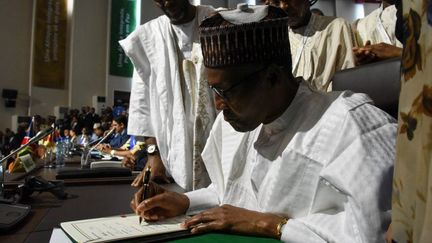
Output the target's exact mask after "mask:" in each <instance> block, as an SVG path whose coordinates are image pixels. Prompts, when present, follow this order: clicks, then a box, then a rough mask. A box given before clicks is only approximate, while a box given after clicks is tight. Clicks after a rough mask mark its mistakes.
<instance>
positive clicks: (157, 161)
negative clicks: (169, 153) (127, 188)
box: [131, 137, 170, 187]
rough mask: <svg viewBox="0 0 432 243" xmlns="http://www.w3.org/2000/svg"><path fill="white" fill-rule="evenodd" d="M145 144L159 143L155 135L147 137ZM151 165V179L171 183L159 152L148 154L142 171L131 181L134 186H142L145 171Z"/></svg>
mask: <svg viewBox="0 0 432 243" xmlns="http://www.w3.org/2000/svg"><path fill="white" fill-rule="evenodd" d="M144 142H145V144H157V141H156V138H154V137H146V138H145V139H144ZM149 166H150V167H151V176H150V180H152V181H155V182H158V183H170V180H169V179H168V177H167V176H166V169H165V166H164V164H163V162H162V159H161V157H160V155H159V153H155V154H153V155H148V156H147V163H146V165H145V167H144V169H143V170H142V171H141V173H140V174H139V175H138V176H137V177H136V178H135V179H134V181H133V182H132V183H131V186H133V187H140V186H141V185H142V181H143V177H144V172H145V171H146V169H147V167H149Z"/></svg>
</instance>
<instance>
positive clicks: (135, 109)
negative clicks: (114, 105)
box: [119, 33, 155, 137]
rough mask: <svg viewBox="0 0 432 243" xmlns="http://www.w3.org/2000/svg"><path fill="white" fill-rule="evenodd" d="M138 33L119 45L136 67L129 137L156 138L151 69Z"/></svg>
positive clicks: (130, 110) (131, 97)
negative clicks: (152, 105) (152, 109)
mask: <svg viewBox="0 0 432 243" xmlns="http://www.w3.org/2000/svg"><path fill="white" fill-rule="evenodd" d="M138 36H139V35H137V34H136V33H132V34H131V35H130V36H128V37H127V38H126V39H124V40H121V41H120V42H119V43H120V45H121V46H122V47H123V50H124V51H125V53H126V55H127V56H128V57H129V58H130V59H131V61H132V63H133V65H134V73H133V77H132V89H131V96H130V101H129V103H130V104H129V121H128V129H127V132H128V134H129V135H135V136H145V137H154V136H155V133H154V131H153V127H152V125H151V117H150V99H149V96H150V95H149V84H148V82H149V80H150V75H151V67H150V63H149V60H148V58H147V55H146V53H145V51H144V48H143V47H142V46H141V45H140V42H139V41H138Z"/></svg>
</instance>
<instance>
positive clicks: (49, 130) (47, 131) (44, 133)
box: [0, 124, 54, 164]
mask: <svg viewBox="0 0 432 243" xmlns="http://www.w3.org/2000/svg"><path fill="white" fill-rule="evenodd" d="M53 131H54V124H52V125H51V127H49V128H47V129H45V130H42V131H40V132H38V133H37V134H36V136H34V137H32V138H30V139H29V141H28V142H27V143H26V144H23V145H21V147H19V148H17V149H15V150H14V151H12V152H10V154H9V155H8V156H6V157H4V158H3V159H1V160H0V164H2V163H3V162H5V161H7V160H8V159H9V158H10V157H12V156H14V155H15V154H17V153H19V152H20V151H22V150H23V149H25V148H27V147H28V146H29V145H30V144H33V143H36V142H39V140H41V139H43V138H45V137H46V136H48V135H50V134H51V133H52V132H53Z"/></svg>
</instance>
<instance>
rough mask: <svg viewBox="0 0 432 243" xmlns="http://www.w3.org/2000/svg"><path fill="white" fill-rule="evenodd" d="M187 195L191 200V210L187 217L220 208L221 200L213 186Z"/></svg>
mask: <svg viewBox="0 0 432 243" xmlns="http://www.w3.org/2000/svg"><path fill="white" fill-rule="evenodd" d="M185 195H186V196H187V197H188V198H189V209H188V211H187V212H186V214H187V215H194V214H198V213H200V212H202V211H204V210H207V209H209V208H213V207H216V206H219V204H220V203H219V198H218V194H217V191H216V190H215V188H214V185H213V184H210V186H208V187H207V188H202V189H199V190H195V191H191V192H186V193H185Z"/></svg>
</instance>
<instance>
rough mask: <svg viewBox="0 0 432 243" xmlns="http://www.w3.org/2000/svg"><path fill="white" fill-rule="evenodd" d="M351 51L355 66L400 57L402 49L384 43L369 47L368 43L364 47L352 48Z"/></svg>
mask: <svg viewBox="0 0 432 243" xmlns="http://www.w3.org/2000/svg"><path fill="white" fill-rule="evenodd" d="M352 50H353V52H354V55H355V57H356V65H357V66H359V65H364V64H368V63H372V62H377V61H382V60H386V59H389V58H394V57H400V56H402V48H399V47H397V46H393V45H390V44H386V43H379V44H374V45H371V44H370V41H367V42H366V45H365V46H364V47H354V48H353V49H352Z"/></svg>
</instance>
